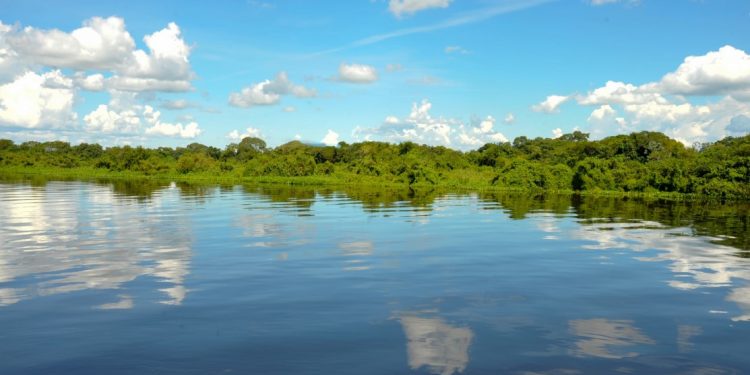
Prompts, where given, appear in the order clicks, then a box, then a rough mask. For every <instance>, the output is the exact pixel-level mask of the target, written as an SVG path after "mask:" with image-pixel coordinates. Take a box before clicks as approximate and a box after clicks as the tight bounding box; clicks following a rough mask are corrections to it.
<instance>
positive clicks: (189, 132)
mask: <svg viewBox="0 0 750 375" xmlns="http://www.w3.org/2000/svg"><path fill="white" fill-rule="evenodd" d="M143 117H144V118H145V119H146V122H147V123H148V124H150V125H151V127H149V128H146V134H149V135H162V136H166V137H179V138H195V137H197V136H199V135H200V134H201V132H202V131H201V129H200V128H199V127H198V123H197V122H195V121H190V122H188V123H187V124H181V123H174V124H173V123H168V122H163V121H162V120H161V112H159V111H156V110H154V108H153V107H151V106H148V105H147V106H146V107H145V109H144V112H143Z"/></svg>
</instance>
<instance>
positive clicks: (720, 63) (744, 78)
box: [658, 46, 750, 95]
mask: <svg viewBox="0 0 750 375" xmlns="http://www.w3.org/2000/svg"><path fill="white" fill-rule="evenodd" d="M658 87H659V88H660V89H661V90H663V91H666V92H669V93H672V94H678V95H721V94H730V95H731V94H734V93H739V94H748V93H750V55H748V54H747V53H745V51H742V50H740V49H737V48H734V47H732V46H724V47H721V48H719V50H718V51H712V52H709V53H707V54H705V55H702V56H688V57H686V58H685V61H684V62H683V63H682V64H680V66H679V67H678V68H677V70H675V71H674V72H671V73H668V74H667V75H665V76H664V78H662V80H661V82H660V83H659V84H658Z"/></svg>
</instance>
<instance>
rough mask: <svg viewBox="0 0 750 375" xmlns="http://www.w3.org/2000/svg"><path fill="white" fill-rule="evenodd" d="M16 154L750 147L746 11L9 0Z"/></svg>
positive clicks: (629, 4) (427, 0)
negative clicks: (618, 140)
mask: <svg viewBox="0 0 750 375" xmlns="http://www.w3.org/2000/svg"><path fill="white" fill-rule="evenodd" d="M0 9H2V11H0V138H7V139H12V140H14V141H16V142H24V141H29V140H35V141H48V140H65V141H68V142H71V143H73V144H78V143H81V142H87V143H92V142H96V143H100V144H102V145H106V146H113V145H123V144H130V145H144V146H149V147H156V146H172V147H174V146H184V145H187V144H189V143H193V142H199V143H203V144H206V145H212V146H217V147H224V146H225V145H226V144H228V143H231V142H238V141H239V140H241V139H242V137H245V136H256V137H260V138H263V139H265V140H266V141H267V142H268V144H269V145H270V146H277V145H280V144H283V143H286V142H289V141H292V140H295V139H298V140H302V141H304V142H309V143H316V144H319V143H324V144H329V145H335V144H337V143H338V142H340V141H345V142H349V143H352V142H360V141H365V140H375V141H387V142H403V141H413V142H417V143H424V144H430V145H443V146H448V147H451V148H455V149H460V150H469V149H476V148H478V147H480V146H481V145H483V144H485V143H489V142H506V141H512V140H513V139H514V138H515V137H518V136H527V137H548V138H552V137H558V136H560V135H562V134H565V133H570V132H573V131H576V130H580V131H583V132H586V133H590V134H591V138H592V139H600V138H603V137H606V136H611V135H616V134H628V133H631V132H635V131H642V130H649V131H660V132H663V133H665V134H667V135H668V136H670V137H672V138H675V139H677V140H679V141H681V142H683V143H685V144H686V145H693V144H695V143H696V142H711V141H716V140H718V139H721V138H724V137H727V136H742V135H745V134H747V133H748V132H750V1H747V0H742V1H739V0H738V1H733V0H715V1H709V0H704V1H701V0H674V1H663V0H557V1H555V0H347V1H333V0H319V1H309V0H286V1H271V0H264V1H261V0H238V1H230V0H227V1H215V2H211V3H206V2H204V1H186V0H180V1H171V0H166V1H160V2H158V3H155V2H153V1H137V0H130V1H127V2H125V1H106V0H98V1H93V0H91V1H75V0H71V1H66V2H64V3H61V2H53V1H49V0H47V1H38V0H24V1H10V0H0Z"/></svg>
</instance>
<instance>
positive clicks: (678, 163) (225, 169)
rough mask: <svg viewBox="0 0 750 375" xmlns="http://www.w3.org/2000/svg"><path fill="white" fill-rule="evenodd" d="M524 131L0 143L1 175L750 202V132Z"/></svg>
mask: <svg viewBox="0 0 750 375" xmlns="http://www.w3.org/2000/svg"><path fill="white" fill-rule="evenodd" d="M588 138H589V137H588V134H586V133H582V132H574V133H571V134H565V135H563V136H562V137H559V138H556V139H549V138H535V139H530V138H527V137H518V138H516V139H515V140H513V142H512V143H510V142H506V143H489V144H486V145H484V146H482V147H480V148H478V149H476V150H472V151H467V152H462V151H457V150H454V149H450V148H447V147H443V146H426V145H419V144H416V143H413V142H404V143H400V144H391V143H384V142H361V143H353V144H348V143H345V142H340V143H339V144H338V145H337V146H324V145H309V144H304V143H301V142H299V141H292V142H289V143H286V144H283V145H280V146H278V147H275V148H269V147H268V146H267V145H266V142H265V141H263V140H262V139H259V138H252V137H248V138H244V139H243V140H242V141H241V142H239V143H232V144H229V145H227V146H226V147H225V148H223V149H220V148H217V147H212V146H206V145H202V144H199V143H192V144H189V145H187V146H186V147H177V148H170V147H158V148H144V147H131V146H118V147H106V148H105V147H102V146H100V145H98V144H86V143H82V144H79V145H70V144H69V143H67V142H62V141H53V142H33V141H32V142H24V143H21V144H16V143H14V142H13V141H11V140H7V139H0V174H3V175H11V174H33V175H43V176H48V177H52V178H54V177H60V178H78V179H87V178H125V179H129V178H159V179H162V178H163V179H172V180H177V181H196V182H197V181H203V182H222V183H248V182H257V183H281V184H300V185H369V186H413V187H443V188H452V189H473V190H511V191H555V192H566V193H572V192H579V193H583V194H614V195H638V196H642V195H646V196H648V195H653V196H663V197H689V198H696V197H697V198H710V199H724V200H750V135H746V136H743V137H727V138H724V139H722V140H720V141H717V142H713V143H704V144H696V145H694V146H693V147H685V146H684V145H683V144H682V143H680V142H678V141H676V140H673V139H670V138H669V137H667V136H666V135H664V134H661V133H657V132H639V133H632V134H629V135H618V136H613V137H607V138H604V139H601V140H596V141H592V140H589V139H588Z"/></svg>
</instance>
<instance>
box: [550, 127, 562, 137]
mask: <svg viewBox="0 0 750 375" xmlns="http://www.w3.org/2000/svg"><path fill="white" fill-rule="evenodd" d="M562 135H563V131H562V129H560V128H555V129H552V138H560V137H562Z"/></svg>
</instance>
